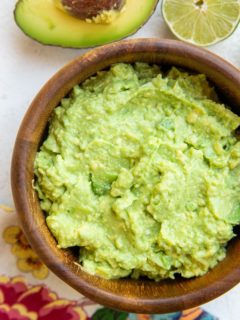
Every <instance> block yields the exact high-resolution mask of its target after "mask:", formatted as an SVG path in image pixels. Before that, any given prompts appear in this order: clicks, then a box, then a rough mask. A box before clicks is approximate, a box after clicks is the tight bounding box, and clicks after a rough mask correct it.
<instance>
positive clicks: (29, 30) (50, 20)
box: [14, 0, 158, 48]
mask: <svg viewBox="0 0 240 320" xmlns="http://www.w3.org/2000/svg"><path fill="white" fill-rule="evenodd" d="M157 3H158V0H141V1H139V0H126V4H125V8H124V10H123V12H121V13H120V14H119V15H118V16H117V17H116V19H115V20H114V21H112V23H110V24H95V23H88V22H86V21H84V20H80V19H78V18H75V17H73V16H71V15H70V14H68V13H67V12H64V11H63V10H60V9H59V8H58V7H57V6H56V5H55V3H54V1H53V0H19V1H18V2H17V4H16V7H15V10H14V16H15V21H16V23H17V25H18V26H19V27H20V29H21V30H22V31H23V32H24V33H25V34H26V35H28V36H29V37H31V38H33V39H35V40H37V41H39V42H41V43H42V44H48V45H56V46H61V47H70V48H86V47H93V46H97V45H102V44H105V43H109V42H113V41H116V40H120V39H122V38H124V37H127V36H129V35H130V34H133V33H135V32H136V31H137V30H138V29H139V28H140V27H141V26H142V25H143V24H144V23H145V22H146V21H147V20H148V18H149V17H150V16H151V15H152V13H153V12H154V9H155V7H156V5H157Z"/></svg>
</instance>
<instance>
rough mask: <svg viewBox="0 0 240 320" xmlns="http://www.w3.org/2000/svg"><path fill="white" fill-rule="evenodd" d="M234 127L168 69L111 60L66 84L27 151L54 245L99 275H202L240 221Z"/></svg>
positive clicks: (186, 77)
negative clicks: (40, 137) (72, 251)
mask: <svg viewBox="0 0 240 320" xmlns="http://www.w3.org/2000/svg"><path fill="white" fill-rule="evenodd" d="M239 125H240V118H239V117H238V116H237V115H235V114H234V113H232V112H231V111H230V110H229V109H228V108H227V107H226V106H224V105H222V104H220V103H219V102H218V98H217V95H216V93H215V91H214V89H213V88H212V87H211V85H210V84H209V83H208V81H207V79H206V77H205V76H204V75H202V74H198V75H195V74H193V75H192V74H189V73H186V72H184V71H180V70H178V69H176V68H174V67H173V68H172V69H171V70H168V71H166V70H165V71H161V69H160V68H159V67H158V66H156V65H152V66H151V65H148V64H145V63H136V64H134V65H130V64H123V63H120V64H116V65H113V66H112V67H111V68H110V70H108V71H101V72H98V73H97V75H95V76H93V77H91V78H90V79H88V80H86V81H85V82H83V83H82V84H81V85H80V86H75V87H74V89H73V90H72V93H71V94H70V96H69V97H67V98H65V99H63V100H62V101H61V105H60V106H59V107H57V108H56V109H55V110H54V112H53V114H52V117H51V119H50V124H49V132H48V137H47V138H46V140H45V141H44V143H43V144H42V146H41V148H40V151H39V152H38V153H37V157H36V160H35V175H36V181H35V188H36V189H37V191H38V194H39V197H40V199H41V207H42V209H43V210H44V211H45V212H46V214H47V217H46V220H47V225H48V227H49V228H50V230H51V232H52V233H53V235H54V236H55V238H56V239H57V241H58V246H59V247H60V248H68V247H72V246H79V248H80V249H79V263H80V264H81V265H82V267H83V269H84V270H86V271H87V272H89V273H91V274H95V275H98V276H100V277H104V278H107V279H115V278H121V277H126V276H131V277H132V278H139V277H140V276H147V277H149V278H151V279H155V280H161V279H164V278H174V277H175V275H176V274H180V275H182V276H183V277H186V278H189V277H194V276H200V275H203V274H205V273H206V272H207V271H208V270H209V269H211V268H213V267H214V266H215V265H216V264H217V263H218V262H219V261H221V260H223V259H224V257H225V255H226V244H227V242H228V241H229V240H230V239H232V238H233V237H234V236H235V235H234V232H233V227H234V226H235V225H237V224H239V223H240V198H239V194H240V165H239V164H240V141H238V139H237V136H236V135H235V130H236V129H237V128H238V126H239Z"/></svg>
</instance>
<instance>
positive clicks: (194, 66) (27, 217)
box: [11, 39, 240, 313]
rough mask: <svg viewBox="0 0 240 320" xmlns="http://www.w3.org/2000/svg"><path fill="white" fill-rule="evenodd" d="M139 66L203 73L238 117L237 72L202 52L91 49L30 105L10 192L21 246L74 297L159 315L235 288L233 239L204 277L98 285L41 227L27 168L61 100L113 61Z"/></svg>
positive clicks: (187, 48)
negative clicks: (74, 292)
mask: <svg viewBox="0 0 240 320" xmlns="http://www.w3.org/2000/svg"><path fill="white" fill-rule="evenodd" d="M135 61H145V62H149V63H157V64H159V65H175V66H180V67H184V68H186V69H189V70H192V71H196V72H200V73H204V74H206V75H207V77H208V78H209V79H210V80H211V81H212V83H213V84H214V85H215V86H216V88H217V89H218V91H219V92H220V94H221V96H222V98H223V99H224V100H226V102H228V104H229V105H230V106H231V107H232V108H233V110H234V111H235V112H236V113H239V114H240V90H239V88H240V72H239V71H238V70H237V69H235V68H234V67H233V66H232V65H230V64H228V63H227V62H226V61H224V60H223V59H221V58H219V57H217V56H215V55H214V54H212V53H210V52H208V51H205V50H203V49H199V48H196V47H194V46H191V45H187V44H184V43H182V42H178V41H173V40H157V39H137V40H128V41H122V42H118V43H114V44H110V45H107V46H103V47H100V48H97V49H95V50H93V51H90V52H88V53H87V54H85V55H83V56H81V57H78V58H77V59H75V60H73V61H72V62H70V63H69V64H67V65H66V66H65V67H63V69H61V70H60V71H59V72H58V73H57V74H56V75H55V76H54V77H53V78H51V79H50V80H49V81H48V82H47V84H46V85H45V86H44V87H43V88H42V89H41V91H40V92H39V94H38V95H37V96H36V98H35V99H34V101H33V102H32V104H31V105H30V107H29V109H28V111H27V113H26V115H25V117H24V119H23V121H22V124H21V127H20V129H19V132H18V136H17V139H16V143H15V148H14V152H13V157H12V171H11V175H12V191H13V197H14V201H15V205H16V209H17V212H18V214H19V216H20V219H21V223H22V226H23V228H24V231H25V233H26V236H27V238H28V240H29V241H30V243H31V245H32V246H33V248H34V249H35V250H36V252H37V253H38V254H39V256H40V258H41V259H42V260H43V261H44V262H45V263H46V265H47V266H48V267H49V268H50V269H51V270H52V271H53V272H54V273H55V274H57V275H58V276H59V277H60V278H61V279H63V280H64V281H65V282H66V283H68V284H69V285H70V286H72V287H73V288H75V289H76V290H78V291H79V292H80V293H82V294H84V295H86V296H88V297H89V298H91V299H93V300H95V301H97V302H98V303H100V304H103V305H107V306H108V307H112V308H116V309H121V310H126V311H129V312H137V313H166V312H173V311H177V310H183V309H186V308H190V307H193V306H196V305H199V304H202V303H205V302H207V301H209V300H211V299H213V298H215V297H217V296H219V295H221V294H223V293H224V292H226V291H227V290H229V289H230V288H232V287H233V286H234V285H236V284H237V283H238V282H239V281H240V254H239V252H240V236H239V235H238V236H237V237H236V238H234V239H233V240H232V241H231V242H230V243H229V246H228V251H227V257H226V258H225V259H224V260H223V261H222V262H221V263H219V264H218V265H217V266H216V267H215V268H214V269H213V270H211V271H209V272H208V273H207V274H206V275H204V276H202V277H198V278H194V279H183V278H178V279H176V280H165V281H162V282H158V283H156V282H154V281H151V280H132V279H121V280H105V279H101V278H99V277H96V276H92V275H89V274H87V273H86V272H84V271H83V270H81V268H80V267H79V265H77V264H76V262H77V259H76V257H75V256H74V254H73V253H72V252H71V251H70V250H62V249H58V248H57V246H56V241H55V239H54V238H53V236H52V235H51V233H50V231H49V230H48V228H47V225H46V223H45V217H44V213H43V212H42V211H41V209H40V206H39V200H38V197H37V194H36V192H35V191H34V190H33V188H32V181H33V179H34V173H33V161H34V158H35V155H36V151H37V150H38V148H39V145H40V143H41V141H42V138H43V134H44V132H45V129H46V126H47V121H48V118H49V116H50V114H51V112H52V110H53V108H55V107H56V106H57V105H58V103H59V102H60V100H61V98H63V97H64V96H66V94H67V93H68V92H69V91H70V90H71V88H72V87H73V86H74V85H75V84H79V83H80V82H82V81H83V80H85V79H87V78H88V77H89V76H91V75H93V74H94V73H96V71H98V70H101V69H104V68H107V67H108V66H110V65H111V64H113V63H117V62H129V63H131V62H135Z"/></svg>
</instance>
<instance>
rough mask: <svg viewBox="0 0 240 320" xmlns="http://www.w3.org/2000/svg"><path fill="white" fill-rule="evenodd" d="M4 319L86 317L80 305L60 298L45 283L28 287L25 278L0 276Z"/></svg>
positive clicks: (81, 319) (80, 319)
mask: <svg viewBox="0 0 240 320" xmlns="http://www.w3.org/2000/svg"><path fill="white" fill-rule="evenodd" d="M0 319H1V320H53V319H57V320H86V319H87V315H86V313H85V311H84V310H83V308H81V305H78V304H77V303H76V302H74V301H70V300H67V299H60V298H58V296H57V295H56V294H55V293H54V292H51V291H50V290H49V289H48V288H47V287H46V286H32V287H31V286H28V285H27V284H26V282H25V279H24V278H23V277H14V278H12V279H10V278H8V277H0Z"/></svg>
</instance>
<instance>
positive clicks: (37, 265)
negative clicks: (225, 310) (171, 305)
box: [0, 206, 217, 320]
mask: <svg viewBox="0 0 240 320" xmlns="http://www.w3.org/2000/svg"><path fill="white" fill-rule="evenodd" d="M0 219H1V225H0V233H1V235H2V237H1V238H0V320H115V319H116V320H148V319H154V320H217V319H216V318H215V317H214V316H212V315H210V314H208V313H207V312H205V311H203V310H202V309H200V308H193V309H190V310H185V311H182V312H177V313H172V314H164V315H143V314H128V313H126V312H119V311H116V310H112V309H108V308H104V307H102V306H100V305H98V304H96V303H95V302H93V301H91V300H89V299H87V298H85V297H84V296H81V295H79V294H78V293H77V292H76V291H74V290H73V289H71V288H70V287H69V286H68V285H66V284H65V283H63V282H62V281H61V280H60V279H58V278H57V277H56V276H55V275H54V274H52V273H51V272H50V271H49V270H48V268H47V267H46V266H45V265H44V264H43V263H42V262H41V261H40V260H39V258H38V256H37V255H36V253H35V252H34V251H33V250H32V248H31V247H30V245H29V243H28V242H27V239H26V238H25V236H24V234H23V232H22V230H21V228H20V227H19V224H18V219H17V215H16V213H15V212H14V210H12V209H11V208H8V207H5V206H1V209H0Z"/></svg>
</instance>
